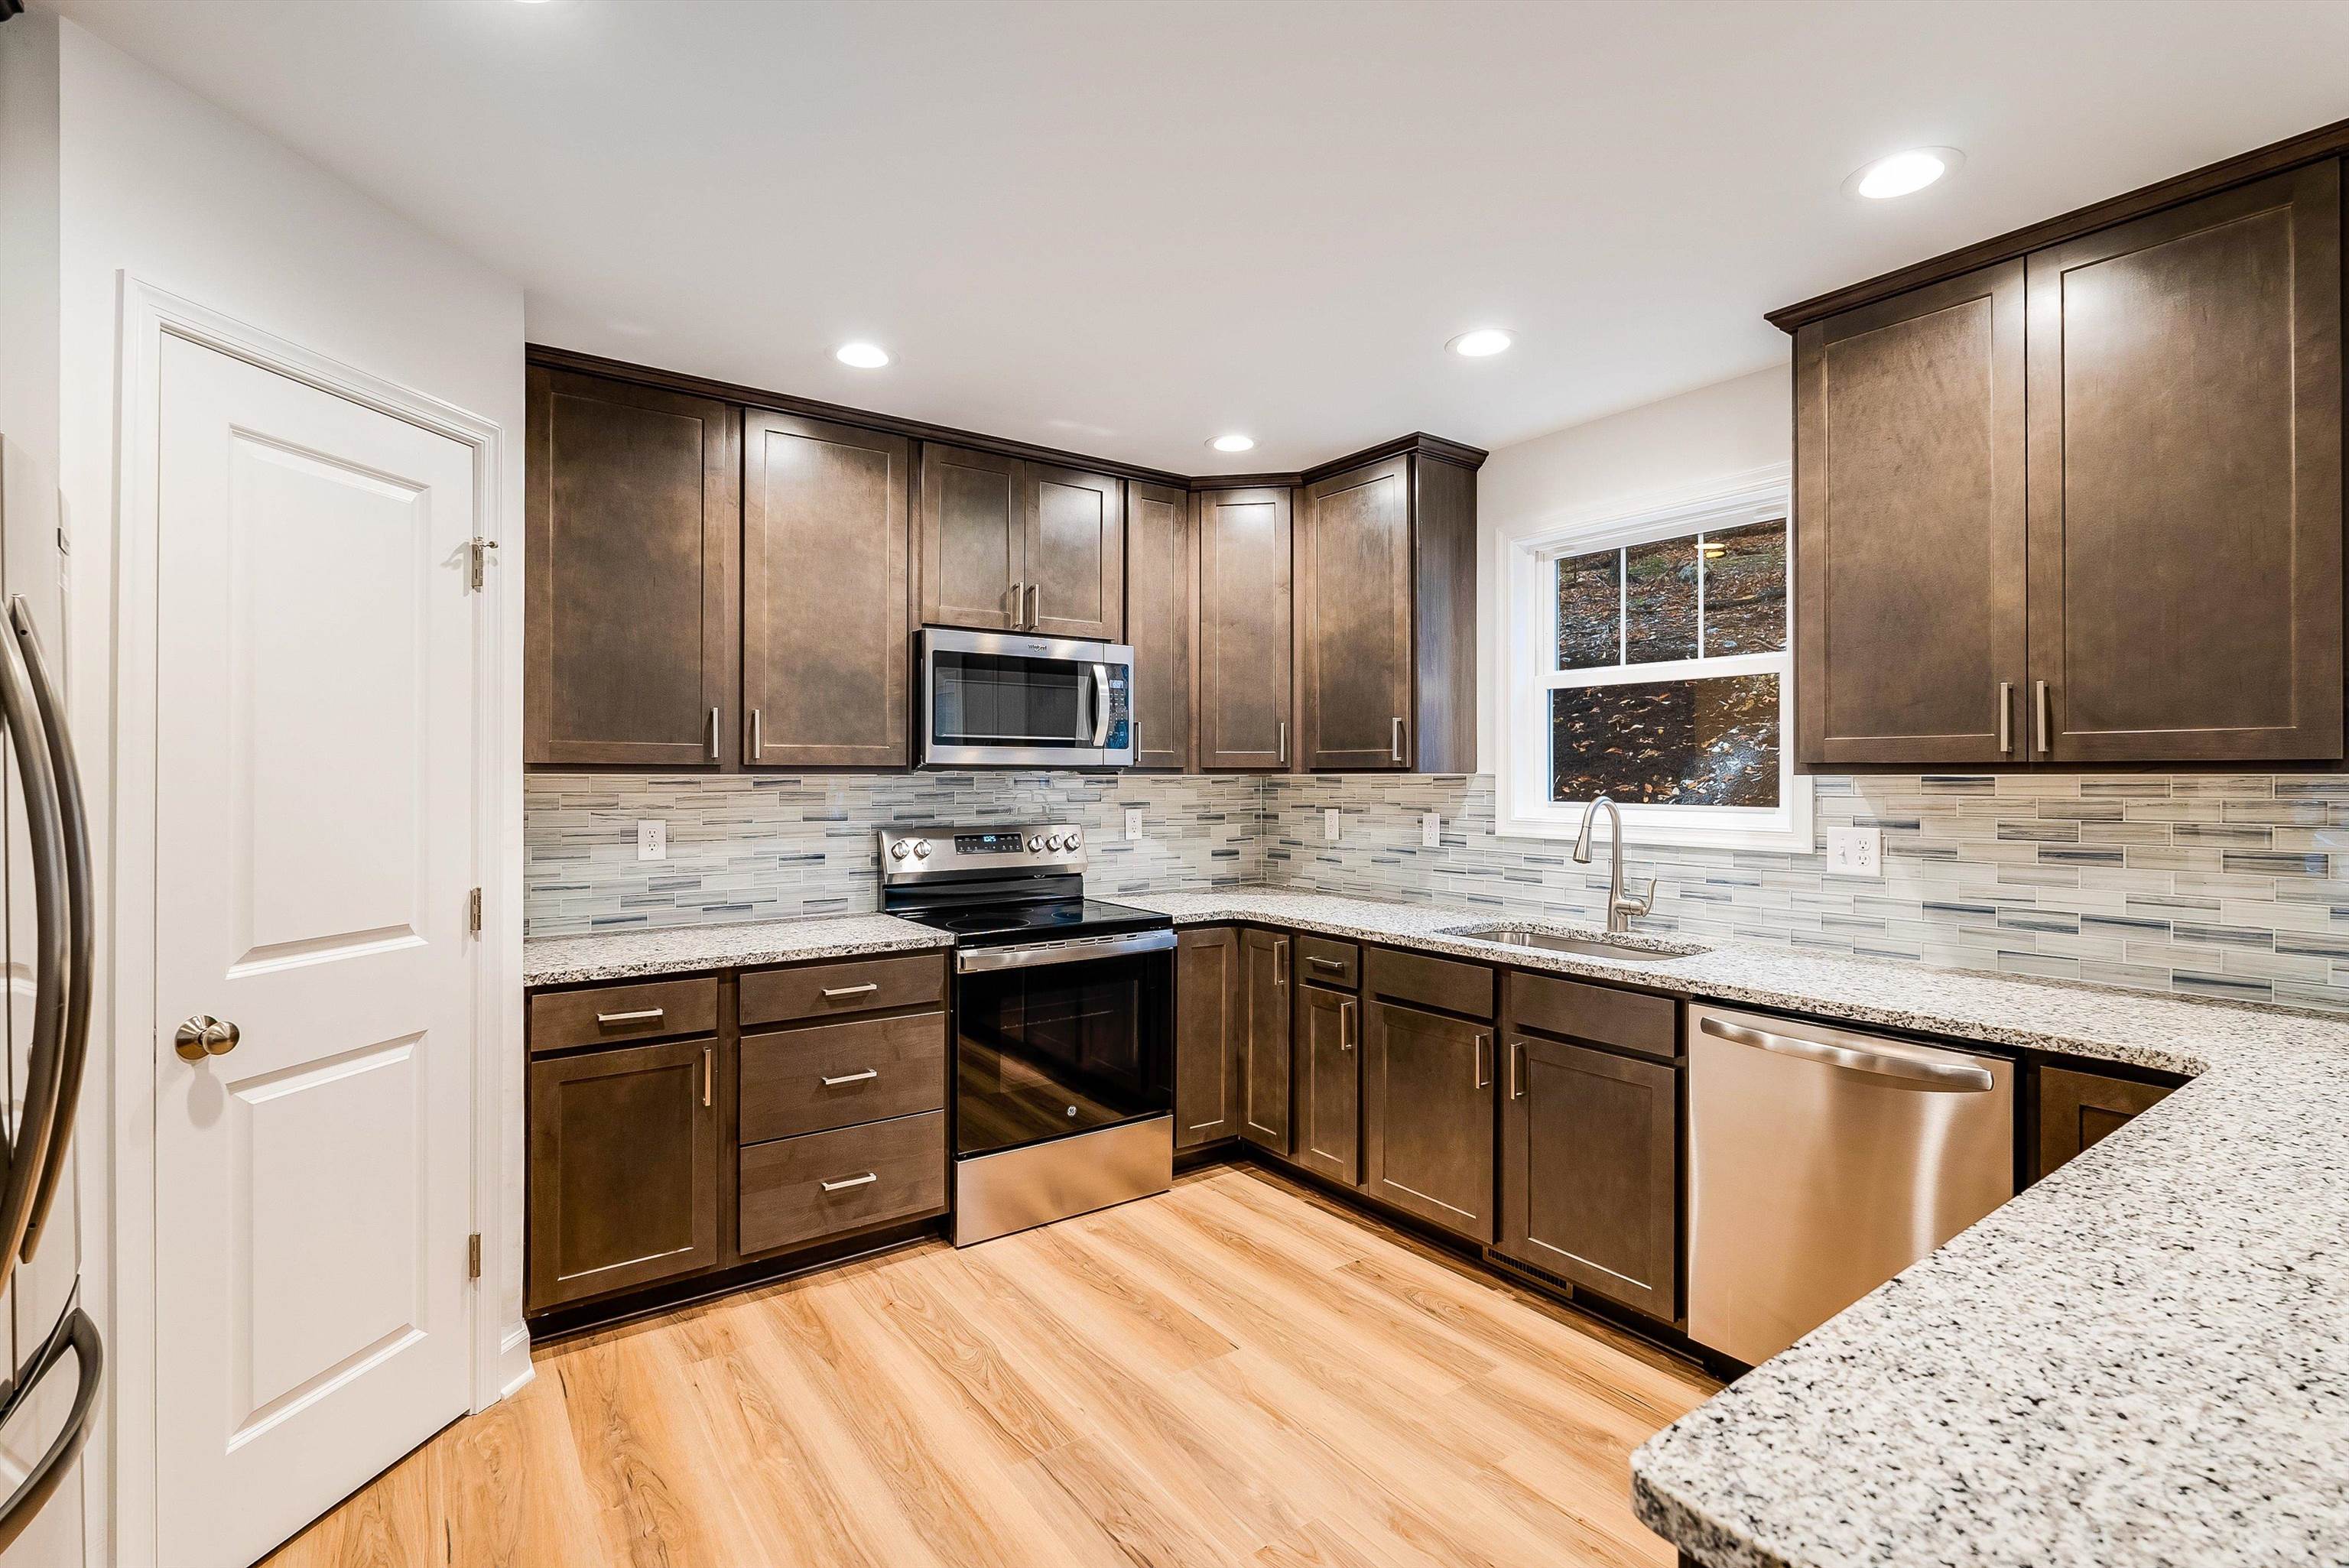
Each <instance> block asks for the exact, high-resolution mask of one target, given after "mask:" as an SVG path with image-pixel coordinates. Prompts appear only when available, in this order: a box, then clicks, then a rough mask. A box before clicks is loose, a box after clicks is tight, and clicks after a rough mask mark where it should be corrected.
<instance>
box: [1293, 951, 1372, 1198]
mask: <svg viewBox="0 0 2349 1568" xmlns="http://www.w3.org/2000/svg"><path fill="white" fill-rule="evenodd" d="M1361 1010H1362V1005H1361V1000H1360V999H1359V998H1357V997H1356V996H1354V995H1352V994H1351V993H1350V992H1345V991H1333V990H1330V988H1329V987H1328V986H1326V985H1300V986H1299V987H1298V988H1297V1028H1296V1034H1295V1036H1294V1037H1293V1038H1294V1041H1295V1049H1296V1055H1297V1078H1296V1099H1295V1102H1294V1105H1293V1108H1292V1109H1293V1114H1292V1115H1291V1117H1290V1121H1291V1123H1292V1125H1293V1126H1294V1127H1295V1130H1296V1134H1297V1141H1296V1150H1295V1152H1294V1154H1293V1155H1292V1158H1293V1159H1295V1160H1296V1161H1297V1163H1298V1164H1299V1165H1301V1166H1303V1167H1304V1168H1305V1169H1306V1170H1308V1171H1313V1172H1314V1173H1316V1174H1317V1175H1321V1176H1327V1177H1329V1178H1330V1180H1331V1181H1343V1182H1344V1183H1345V1184H1346V1185H1347V1186H1349V1187H1351V1186H1353V1185H1354V1184H1355V1183H1356V1182H1358V1181H1361V1178H1362V1162H1361V1099H1362V1055H1361V1052H1360V1051H1358V1050H1356V1049H1355V1048H1354V1047H1356V1046H1357V1045H1358V1044H1359V1043H1360V1040H1361Z"/></svg>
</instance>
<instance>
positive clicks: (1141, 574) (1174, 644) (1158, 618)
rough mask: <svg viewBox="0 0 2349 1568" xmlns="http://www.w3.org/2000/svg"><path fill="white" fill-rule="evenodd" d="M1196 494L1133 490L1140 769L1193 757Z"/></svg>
mask: <svg viewBox="0 0 2349 1568" xmlns="http://www.w3.org/2000/svg"><path fill="white" fill-rule="evenodd" d="M1190 500H1191V498H1190V497H1189V496H1188V495H1187V494H1185V492H1184V491H1182V490H1169V489H1166V488H1164V486H1160V485H1143V484H1135V485H1128V486H1127V487H1126V519H1125V536H1126V542H1127V543H1128V544H1129V545H1131V546H1132V549H1131V550H1130V551H1129V552H1127V557H1126V563H1125V640H1126V641H1127V642H1128V643H1131V644H1132V645H1133V724H1134V741H1135V749H1134V756H1133V765H1134V766H1135V767H1136V768H1168V769H1183V768H1185V767H1188V766H1189V765H1190V760H1191V625H1192V621H1193V616H1192V614H1191V607H1192V604H1193V603H1195V600H1194V598H1193V594H1192V585H1191V573H1192V548H1191V507H1190Z"/></svg>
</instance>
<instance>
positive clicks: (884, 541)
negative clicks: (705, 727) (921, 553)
mask: <svg viewBox="0 0 2349 1568" xmlns="http://www.w3.org/2000/svg"><path fill="white" fill-rule="evenodd" d="M912 457H913V446H912V443H911V442H909V441H907V440H906V439H905V438H904V437H902V436H885V435H881V434H879V433H877V432H875V431H872V430H860V429H857V428H854V427H852V426H847V425H833V424H826V423H824V422H823V421H821V420H817V419H801V418H793V417H792V416H790V415H787V414H773V413H769V412H767V411H766V410H764V409H761V408H752V409H750V410H749V411H748V412H746V413H745V414H744V416H743V429H742V709H743V726H744V729H743V736H742V748H743V753H742V760H743V762H744V763H745V765H747V766H751V767H760V766H766V767H786V768H808V767H854V768H903V767H904V766H905V753H906V734H907V722H906V711H905V688H906V681H907V669H908V666H909V664H910V660H911V653H910V649H909V647H908V645H907V642H906V624H905V621H906V612H907V605H906V567H905V553H906V538H905V536H906V527H907V521H906V513H905V496H906V490H907V478H906V476H907V471H908V469H910V467H911V465H912Z"/></svg>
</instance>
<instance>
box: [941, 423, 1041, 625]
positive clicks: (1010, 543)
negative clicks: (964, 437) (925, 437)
mask: <svg viewBox="0 0 2349 1568" xmlns="http://www.w3.org/2000/svg"><path fill="white" fill-rule="evenodd" d="M1018 469H1019V464H1017V463H1016V462H1014V461H1013V460H1012V459H1009V458H1004V457H998V456H997V455H996V454H994V453H993V452H972V451H966V450H964V449H962V448H960V447H941V446H938V445H936V443H934V442H929V441H925V442H923V443H922V508H921V529H922V624H924V625H926V626H968V627H971V628H973V629H974V630H978V631H983V632H1009V631H1013V630H1015V629H1017V627H1018V626H1019V619H1018V617H1019V615H1022V614H1025V613H1026V605H1025V603H1024V601H1023V602H1022V603H1020V604H1016V605H1015V604H1014V603H1012V602H1011V590H1012V586H1013V584H1014V583H1019V581H1020V580H1021V579H1022V578H1023V577H1024V576H1025V574H1026V569H1025V565H1024V562H1023V559H1022V558H1023V556H1024V555H1025V552H1026V550H1027V542H1026V529H1027V516H1026V509H1025V508H1024V507H1023V506H1022V505H1021V504H1020V500H1019V484H1018V476H1017V470H1018Z"/></svg>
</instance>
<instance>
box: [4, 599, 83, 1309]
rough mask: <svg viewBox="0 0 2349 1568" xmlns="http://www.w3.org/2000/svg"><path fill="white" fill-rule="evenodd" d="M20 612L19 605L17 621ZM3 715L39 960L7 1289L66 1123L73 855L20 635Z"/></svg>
mask: <svg viewBox="0 0 2349 1568" xmlns="http://www.w3.org/2000/svg"><path fill="white" fill-rule="evenodd" d="M14 614H15V611H14V609H13V607H12V609H11V616H12V618H13V617H14ZM0 716H5V718H6V721H7V726H8V741H9V746H10V748H11V749H12V750H13V751H14V752H15V753H16V774H17V778H18V779H20V780H21V781H22V782H23V785H24V793H25V827H26V838H27V839H28V840H29V841H30V842H31V850H32V854H31V858H32V862H33V863H32V872H33V909H34V925H35V939H34V944H35V950H36V957H35V962H34V967H33V975H34V981H33V985H34V991H33V1042H32V1048H31V1050H30V1051H28V1052H27V1053H26V1060H25V1109H24V1114H23V1116H22V1118H21V1119H19V1120H18V1121H17V1124H16V1142H15V1144H14V1146H13V1147H11V1146H8V1145H7V1144H5V1142H0V1150H5V1153H6V1156H7V1173H6V1179H5V1185H0V1285H5V1284H7V1283H8V1280H9V1277H10V1275H12V1274H14V1273H15V1272H16V1258H17V1255H18V1251H19V1249H20V1248H22V1247H24V1246H25V1244H26V1237H27V1235H28V1233H30V1231H31V1228H32V1221H33V1202H34V1199H35V1197H36V1194H37V1193H38V1191H39V1190H40V1187H41V1184H42V1181H43V1177H44V1175H45V1173H46V1172H47V1169H48V1163H49V1160H50V1143H51V1140H52V1136H53V1134H55V1132H56V1131H57V1119H58V1089H59V1088H60V1087H61V1086H62V1083H63V1079H64V1070H65V1065H66V1063H65V1055H66V1053H65V1032H66V1015H67V1002H66V993H67V990H68V989H69V988H70V982H69V977H68V970H67V959H68V945H67V926H68V925H69V924H70V917H69V915H68V913H67V907H66V906H67V896H68V891H69V890H68V888H67V870H66V867H67V858H68V857H67V850H66V837H65V830H64V826H63V823H62V820H61V819H62V816H63V811H62V809H61V807H60V804H59V799H58V794H57V765H56V761H55V756H56V754H55V752H53V751H52V750H51V748H50V746H49V738H48V733H47V726H46V725H44V724H43V723H42V722H41V708H40V702H39V699H38V698H37V697H36V696H35V695H34V691H33V678H32V676H31V673H30V672H29V671H27V670H26V667H25V653H24V648H23V645H22V642H21V640H20V639H19V638H18V637H16V636H13V635H12V636H5V637H0Z"/></svg>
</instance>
